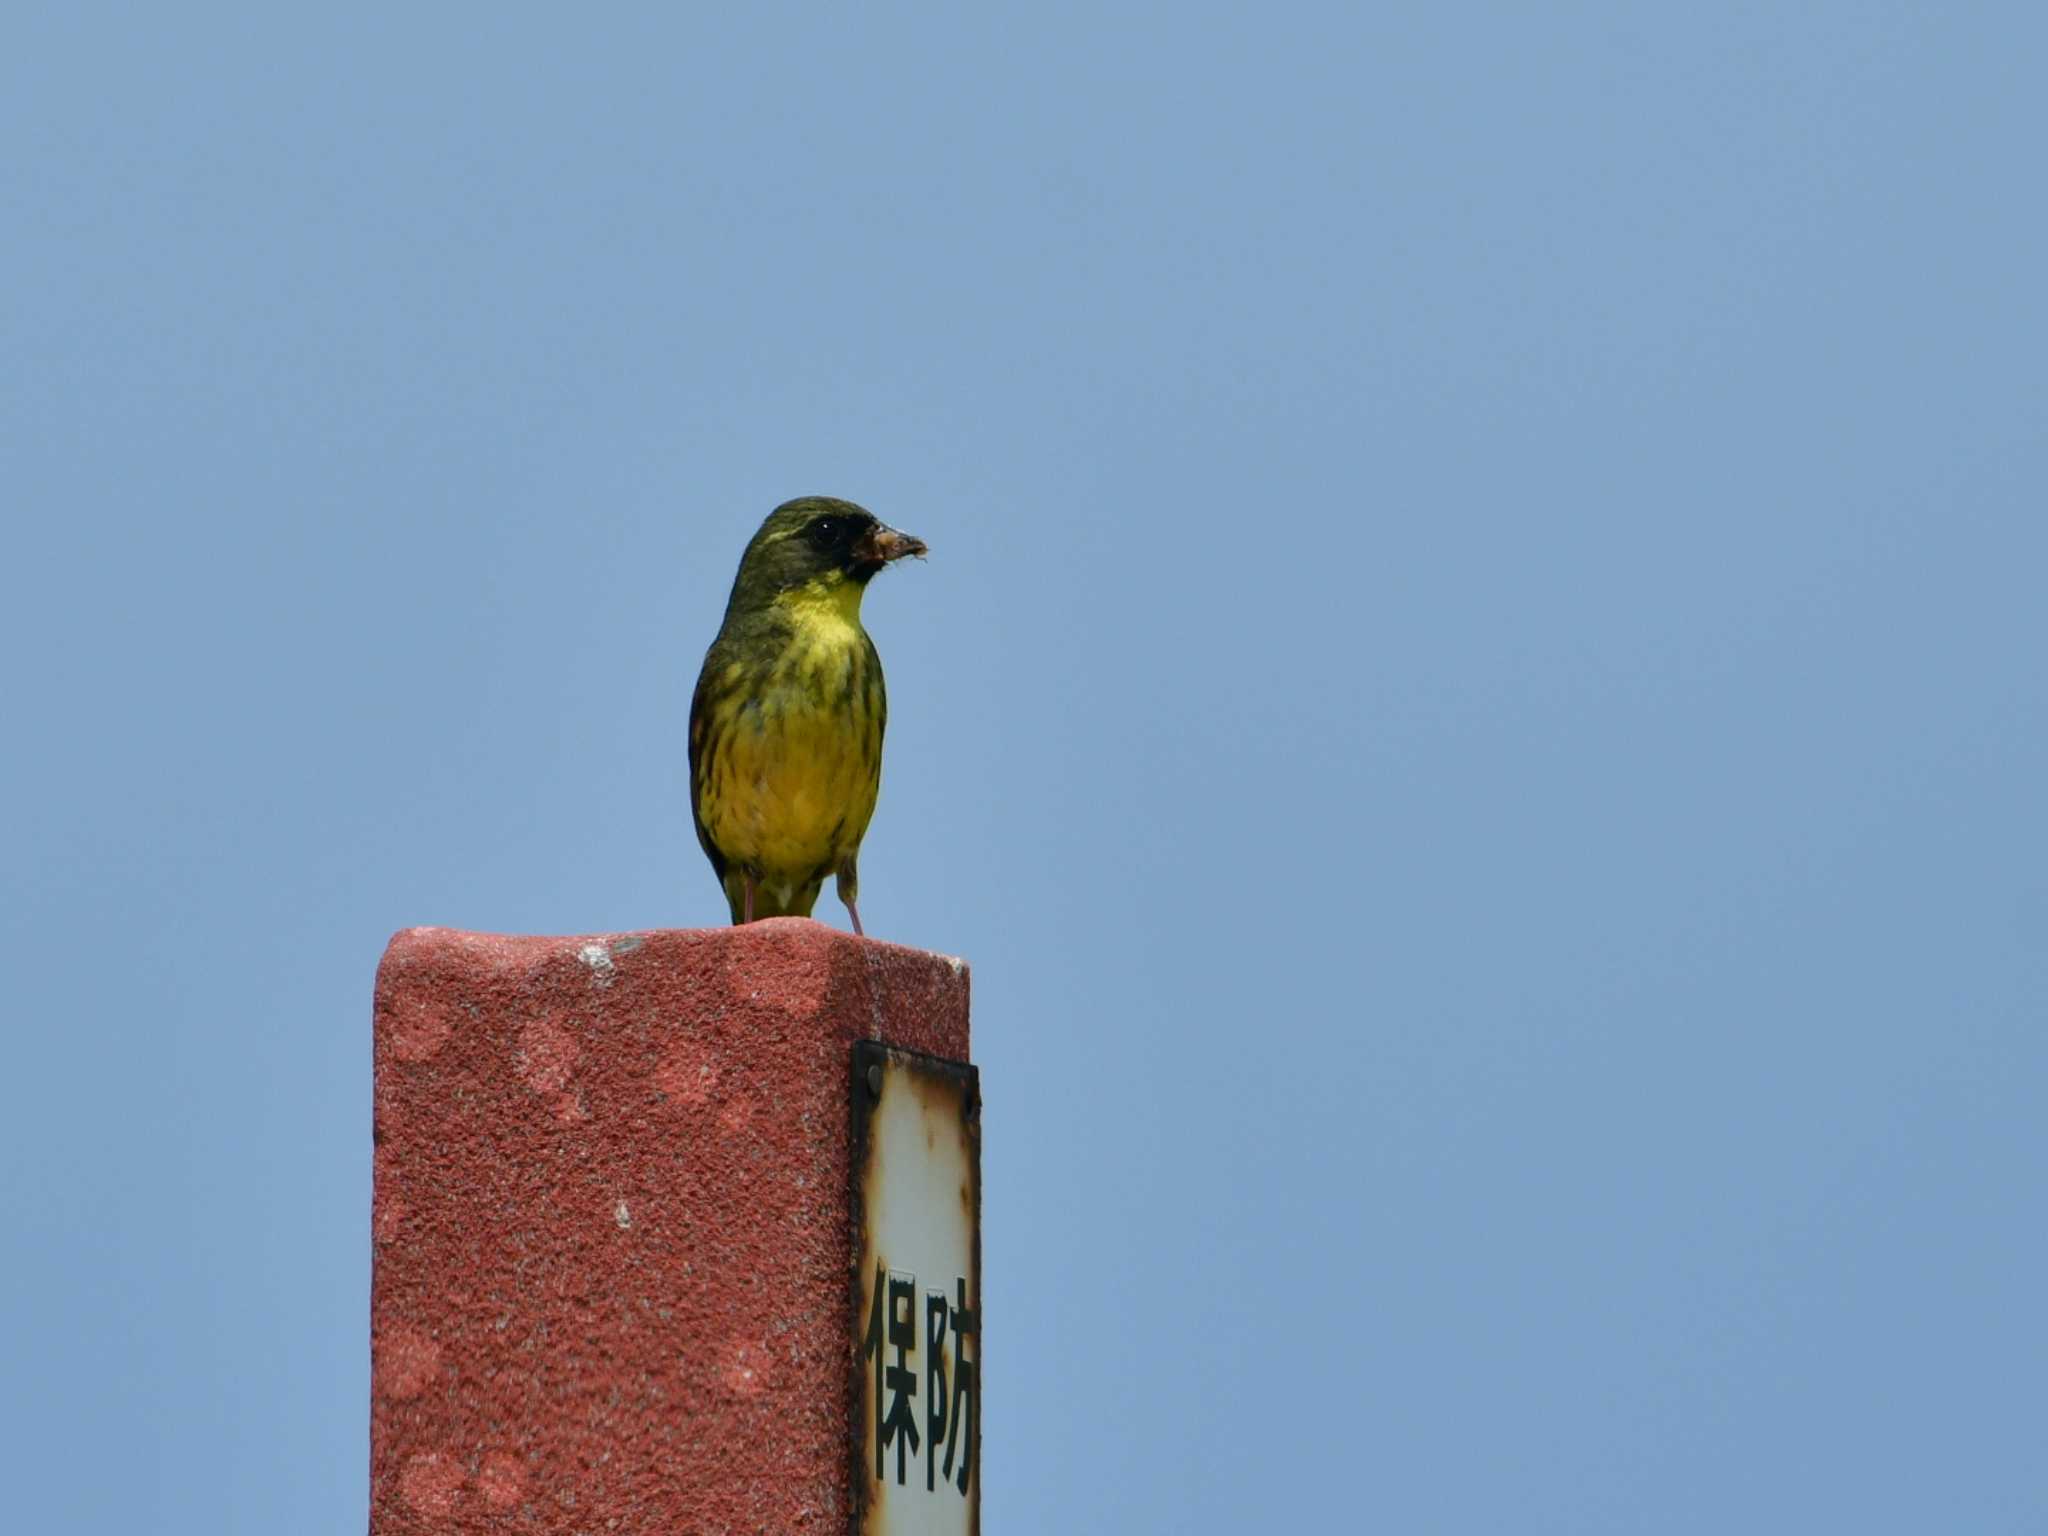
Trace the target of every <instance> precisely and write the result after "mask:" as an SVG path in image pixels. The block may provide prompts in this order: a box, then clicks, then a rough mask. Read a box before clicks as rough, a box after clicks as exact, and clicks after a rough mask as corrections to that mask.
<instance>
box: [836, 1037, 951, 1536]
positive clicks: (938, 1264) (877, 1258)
mask: <svg viewBox="0 0 2048 1536" xmlns="http://www.w3.org/2000/svg"><path fill="white" fill-rule="evenodd" d="M852 1164H853V1285H852V1291H853V1340H852V1346H853V1365H854V1371H853V1380H854V1397H855V1401H854V1402H853V1403H852V1404H851V1405H850V1407H851V1410H852V1413H851V1419H850V1422H851V1424H852V1429H853V1434H852V1442H853V1445H852V1452H853V1455H852V1473H853V1477H852V1483H853V1530H854V1532H855V1536H937V1533H941V1532H943V1533H946V1536H956V1533H966V1536H978V1533H979V1532H980V1530H981V1079H980V1075H979V1074H978V1073H977V1072H976V1071H975V1069H974V1068H973V1067H972V1066H971V1065H969V1064H968V1063H967V1062H964V1061H943V1060H941V1059H939V1058H938V1057H936V1056H924V1055H920V1054H918V1053H917V1052H915V1051H902V1050H897V1049H895V1048H894V1047H891V1046H885V1045H881V1044H879V1043H877V1042H875V1041H872V1040H864V1041H861V1042H860V1043H859V1044H857V1045H855V1046H854V1048H853V1158H852Z"/></svg>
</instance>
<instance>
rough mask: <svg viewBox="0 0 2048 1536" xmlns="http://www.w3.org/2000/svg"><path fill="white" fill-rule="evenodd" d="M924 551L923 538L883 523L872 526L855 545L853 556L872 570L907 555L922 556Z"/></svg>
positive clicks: (877, 569)
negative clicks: (901, 531)
mask: <svg viewBox="0 0 2048 1536" xmlns="http://www.w3.org/2000/svg"><path fill="white" fill-rule="evenodd" d="M924 553H925V548H924V540H923V539H920V538H917V537H915V536H914V535H911V534H908V533H898V532H897V531H896V530H895V529H894V528H890V527H887V526H886V525H884V524H882V523H877V524H875V526H874V527H873V528H870V529H869V530H868V531H867V532H866V533H865V534H863V535H862V536H861V541H860V542H859V543H858V544H856V545H854V547H853V558H854V559H855V560H857V561H858V562H860V564H862V565H864V566H867V567H868V568H869V569H870V570H876V571H879V570H880V569H881V568H882V567H883V566H885V565H887V564H888V563H889V562H890V561H891V560H901V559H902V558H903V557H904V556H905V555H916V556H918V557H919V558H922V557H923V555H924Z"/></svg>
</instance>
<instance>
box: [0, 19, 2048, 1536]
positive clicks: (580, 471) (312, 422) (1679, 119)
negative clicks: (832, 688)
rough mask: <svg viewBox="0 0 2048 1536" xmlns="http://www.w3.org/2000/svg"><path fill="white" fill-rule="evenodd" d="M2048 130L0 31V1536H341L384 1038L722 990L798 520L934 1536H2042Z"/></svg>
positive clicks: (1648, 43) (648, 26)
mask: <svg viewBox="0 0 2048 1536" xmlns="http://www.w3.org/2000/svg"><path fill="white" fill-rule="evenodd" d="M2044 43H2048V24H2044V22H2043V20H2042V18H2041V15H2040V13H2039V11H2038V10H2037V9H2035V8H2030V7H2022V6H2017V5H2010V6H1997V5H1987V6H1948V7H1935V6H1927V5H1919V6H1910V5H1894V4H1855V5H1850V4H1830V3H1821V4H1814V5H1807V6H1800V7H1786V6H1767V5H1746V4H1738V5H1726V6H1713V7H1678V6H1660V7H1646V6H1622V5H1583V4H1577V5H1575V4H1565V5H1557V6H1548V7H1530V6H1517V5H1505V4H1482V3H1467V4H1454V5H1448V6H1435V7H1400V8H1363V7H1350V6H1345V7H1338V6H1288V7H1280V8H1267V9H1264V10H1260V11H1254V10H1253V9H1252V8H1235V9H1224V8H1216V7H1209V6H1202V5H1193V6H1188V5H1182V6H1174V7H1164V6H1131V7H1099V6H1085V7H1084V6H1072V5H1038V6H1032V7H1028V8H1024V7H1019V8H1010V9H997V8H990V7H983V8H971V9H969V8H952V9H940V8H937V7H931V8H917V7H905V6H889V5H885V6H880V7H875V8H869V9H864V10H855V9H848V8H834V9H826V8H815V9H813V8H805V7H789V6H776V5H763V6H747V7H721V8H717V9H716V10H714V9H712V8H708V7H700V8H681V7H661V8H640V9H621V10H618V11H614V12H605V13H590V14H584V15H579V16H578V17H576V18H573V19H571V18H569V17H567V16H566V15H564V16H558V17H549V16H544V15H542V14H541V13H539V12H538V11H529V10H525V9H523V8H516V7H515V8H511V9H507V8H504V7H497V8H488V9H487V8H480V7H478V8H466V9H465V8H453V7H451V8H437V9H433V10H421V9H419V8H407V9H404V10H400V9H397V8H385V7H374V6H373V7H368V8H365V7H352V8H346V9H343V10H335V11H330V12H323V13H320V14H317V15H316V14H312V13H309V12H306V11H305V10H304V9H303V8H299V9H297V10H285V11H280V10H277V9H275V8H271V9H267V10H265V9H259V8H253V7H252V8H249V9H247V10H233V9H226V8H214V7H207V6H183V7H179V8H177V9H176V11H175V13H173V12H170V11H164V12H161V13H150V12H146V11H123V10H119V9H115V8H101V7H90V6H70V7H63V8H57V7H46V6H31V7H28V8H26V9H23V8H15V9H14V10H12V11H10V13H9V16H8V19H7V20H6V21H5V22H0V141H4V142H5V143H6V145H7V146H8V148H7V151H6V153H5V155H4V157H0V229H4V230H5V233H4V235H0V352H4V356H5V360H6V361H5V366H4V367H0V500H4V505H5V506H6V509H7V523H8V534H7V554H8V558H7V559H6V560H5V561H4V562H0V630H4V633H0V639H4V646H0V655H4V657H5V662H4V666H5V672H4V682H5V697H6V699H7V702H8V713H9V716H10V718H11V720H12V722H13V727H14V728H13V730H12V731H11V732H10V733H9V748H8V750H7V752H6V753H5V754H4V757H0V764H4V766H0V774H4V779H0V786H4V790H5V793H6V797H7V801H8V803H9V804H10V805H11V806H13V807H14V813H13V814H12V815H10V816H9V817H7V818H6V819H5V824H4V825H5V832H4V838H5V842H4V849H0V851H4V858H0V879H4V882H5V883H4V886H0V891H4V895H0V935H4V940H0V941H4V944H5V946H6V948H5V956H4V958H5V960H6V963H7V975H8V978H9V1006H8V1028H7V1033H6V1042H7V1043H6V1065H7V1068H8V1077H9V1087H10V1092H9V1095H8V1100H9V1112H8V1114H7V1115H6V1116H5V1119H4V1127H5V1129H4V1131H0V1209H4V1211H5V1213H6V1220H5V1223H4V1227H0V1371H4V1379H5V1380H6V1382H7V1383H8V1386H7V1390H6V1391H5V1393H4V1394H0V1446H4V1447H5V1448H6V1452H5V1457H4V1461H5V1463H6V1464H7V1465H9V1466H10V1467H11V1468H12V1473H11V1476H10V1478H9V1489H10V1491H9V1507H10V1519H11V1520H12V1521H13V1522H14V1523H15V1524H16V1525H17V1526H18V1528H20V1529H22V1530H36V1531H59V1530H62V1531H79V1532H95V1533H96V1532H130V1531H145V1530H146V1531H150V1532H153V1533H164V1536H180V1533H185V1532H206V1533H210V1536H218V1533H241V1532H247V1533H252V1536H271V1533H275V1532H280V1531H290V1532H294V1533H305V1536H320V1533H325V1532H337V1533H340V1532H360V1531H361V1529H362V1528H363V1518H364V1508H365V1500H366V1488H365V1466H366V1458H367V1450H366V1445H367V1391H368V1379H367V1371H368V1360H367V1349H366V1340H365V1321H366V1310H367V1298H368V1254H369V1237H368V1177H369V1157H370V1147H369V1050H368V1039H369V1034H368V1031H369V989H370V981H371V976H372V971H373V968H374V966H375V963H376V959H377V956H378V954H379V952H380V950H381V948H382V945H383V943H384V941H385V939H386V937H387V936H388V935H389V933H390V932H391V931H392V930H393V929H396V928H399V927H402V926H407V925H411V924H414V923H443V924H450V925H456V926H462V927H471V928H478V929H492V930H510V931H524V932H557V933H559V932H583V931H602V930H620V929H633V928H643V927H654V926H666V925H700V924H708V923H713V922H717V921H720V920H721V919H722V916H723V912H722V907H721V904H720V900H719V896H718V892H717V888H716V886H715V884H714V882H713V881H712V879H711V877H710V874H709V871H708V869H707V868H706V867H705V866H704V864H703V862H702V859H701V856H700V854H699V852H698V850H697V848H696V845H695V843H694V840H693V838H692V836H691V833H690V828H689V821H688V814H687V804H686V794H685V788H684V779H683V769H682V763H683V716H684V712H685V709H686V707H687V702H688V697H689V689H690V686H691V683H692V681H693V680H694V676H695V671H696V667H697V663H698V660H699V658H700V657H701V655H702V651H703V647H704V646H705V644H706V643H708V641H709V639H710V637H711V635H712V633H713V631H714V629H715V627H716V623H717V618H718V614H719V610H720V606H721V604H722V603H723V600H724V597H725V592H726V588H727V586H728V584H729V582H730V580H731V575H732V570H733V566H734V564H735V562H736V560H737V557H738V554H739V550H740V548H741V547H742V545H743V544H744V542H745V540H746V538H747V536H748V534H749V533H750V532H751V530H752V528H753V527H754V525H755V524H756V523H757V522H758V520H759V519H760V517H761V516H762V515H763V514H764V513H765V512H766V511H767V510H768V508H769V507H771V506H772V505H774V504H775V503H776V502H778V501H780V500H782V499H784V498H785V497H788V496H793V495H798V494H804V493H827V494H835V495H841V496H847V497H851V498H853V499H856V500H859V501H861V502H863V503H865V504H867V505H869V506H871V507H872V508H874V509H875V510H876V511H878V512H879V513H881V514H882V515H883V516H885V517H886V518H888V519H889V520H890V521H892V522H895V523H897V524H898V525H899V526H902V527H904V528H907V529H909V530H911V531H914V532H916V533H918V534H921V535H922V536H924V537H925V538H926V539H927V540H929V541H930V543H931V545H932V557H931V559H930V561H929V562H928V563H927V564H925V565H922V566H917V567H914V568H911V569H907V570H898V571H892V572H890V573H889V574H888V575H887V576H885V577H884V578H883V579H882V580H881V581H879V582H878V583H877V584H876V586H875V589H874V590H873V592H872V594H871V596H870V599H869V602H868V605H867V614H868V621H869V627H870V629H871V631H872V632H873V634H874V635H875V637H876V640H877V642H878V644H879V646H880V648H881V651H882V654H883V656H884V658H885V661H886V663H887V666H888V674H889V680H890V693H891V703H892V720H891V732H890V741H889V751H888V759H887V771H886V778H885V786H884V791H883V798H882V804H881V809H880V811H879V813H878V815H877V817H876V819H875V823H874V825H873V828H872V830H871V832H870V835H869V838H868V842H867V846H866V849H865V851H864V854H863V858H862V877H863V879H862V907H863V916H864V917H865V918H866V919H867V921H868V924H869V929H870V932H872V933H875V934H877V935H879V936H882V937H886V938H891V939H896V940H900V941H903V942H907V943H915V944H921V945H925V946H928V947H931V948H935V949H940V950H944V951H947V952H952V953H959V954H964V955H966V956H967V957H969V959H970V960H971V961H972V962H973V963H974V965H975V985H976V1014H975V1031H976V1035H975V1038H976V1055H977V1058H978V1059H979V1061H980V1063H981V1067H982V1071H983V1081H984V1089H985V1095H986V1101H987V1119H986V1136H987V1154H986V1155H987V1165H986V1191H987V1236H986V1243H987V1263H988V1284H987V1298H986V1309H985V1317H986V1323H987V1343H988V1362H989V1369H988V1388H989V1393H990V1397H989V1402H988V1408H989V1414H988V1440H987V1460H986V1468H985V1470H986V1476H987V1485H986V1486H987V1501H988V1503H987V1508H988V1512H989V1517H990V1520H991V1524H992V1528H993V1529H996V1530H999V1531H1051V1530H1057V1531H1062V1532H1074V1533H1092V1532H1131V1531H1173V1532H1190V1533H1205V1532H1225V1531H1238V1530H1242V1529H1244V1528H1246V1527H1247V1526H1248V1525H1250V1524H1253V1523H1257V1524H1259V1525H1261V1526H1264V1527H1266V1528H1271V1529H1299V1530H1320V1529H1386V1530H1399V1531H1408V1532H1452V1533H1462V1532H1481V1531H1488V1532H1491V1531H1500V1530H1514V1531H1557V1532H1574V1533H1577V1532H1606V1531H1611V1532H1617V1533H1621V1532H1629V1533H1633V1532H1641V1531H1646V1530H1654V1531H1659V1532H1679V1533H1682V1532H1701V1533H1709V1532H1711V1533H1722V1532H1726V1531H1729V1530H1757V1531H1788V1532H1792V1531H1796V1532H1809V1531H1813V1530H1855V1531H1859V1532H1866V1533H1867V1532H1880V1531H1899V1532H1924V1531H1928V1530H1953V1531H1971V1532H1978V1531H1984V1532H1993V1531H2020V1530H2035V1529H2039V1528H2040V1526H2041V1524H2042V1522H2043V1521H2044V1520H2048V1485H2044V1483H2043V1481H2042V1477H2041V1458H2042V1446H2043V1433H2044V1428H2048V1425H2044V1415H2043V1410H2042V1406H2041V1398H2040V1382H2041V1381H2042V1379H2043V1377H2044V1374H2048V1323H2044V1321H2043V1317H2044V1314H2043V1310H2042V1307H2041V1302H2040V1298H2041V1297H2042V1296H2043V1295H2044V1294H2048V1237H2044V1232H2043V1226H2042V1221H2041V1201H2042V1190H2043V1187H2044V1181H2048V1116H2044V1114H2043V1112H2042V1103H2043V1084H2044V1081H2048V1076H2044V1074H2048V1028H2044V1025H2048V959H2044V956H2048V875H2044V873H2043V871H2044V867H2048V818H2044V813H2043V809H2042V785H2043V783H2044V782H2048V716H2044V702H2043V700H2044V687H2043V685H2044V678H2043V670H2044V658H2048V622H2044V618H2043V601H2042V593H2043V586H2044V572H2048V520H2044V502H2048V496H2044V491H2048V429H2044V423H2048V387H2044V383H2043V380H2044V370H2043V358H2044V354H2048V303H2044V283H2043V277H2042V274H2043V272H2044V271H2048V212H2044V203H2043V200H2042V198H2041V196H2040V176H2041V172H2040V146H2041V145H2042V144H2043V143H2044V142H2048V107H2044V105H2043V96H2042V92H2041V89H2040V79H2041V67H2042V62H2043V58H2044V47H2043V45H2044ZM821 913H823V914H824V915H827V916H828V917H829V918H830V920H832V921H835V922H836V921H839V920H840V918H839V914H838V912H837V910H836V909H831V910H830V911H829V912H828V911H827V910H826V907H824V906H821Z"/></svg>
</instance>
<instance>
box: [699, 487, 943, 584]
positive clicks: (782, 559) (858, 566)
mask: <svg viewBox="0 0 2048 1536" xmlns="http://www.w3.org/2000/svg"><path fill="white" fill-rule="evenodd" d="M924 552H925V546H924V540H922V539H917V538H912V537H911V536H910V535H909V534H907V533H898V532H897V531H896V530H895V529H894V528H891V527H889V526H888V524H886V523H884V522H883V521H882V520H881V519H880V518H878V517H876V516H875V515H874V513H872V512H869V511H867V510H866V509H865V508H863V507H857V506H855V505H854V504H853V503H852V502H850V501H840V500H838V499H837V498H835V497H831V496H801V497H798V498H797V499H796V500H795V501H786V502H784V503H783V504H782V505H781V506H779V507H777V508H776V509H775V510H774V511H773V512H770V513H769V514H768V520H767V521H766V522H764V523H763V524H761V529H760V532H758V533H756V534H755V535H754V537H753V540H752V542H750V543H749V544H748V545H747V552H746V554H745V555H744V556H742V557H741V559H740V571H739V576H738V578H737V579H736V580H735V581H734V582H733V589H732V598H733V603H734V605H735V606H745V607H754V606H766V605H768V604H772V603H775V602H776V601H778V600H781V599H784V598H785V597H787V596H792V595H798V594H801V595H803V596H805V597H808V598H812V599H829V600H834V601H836V602H839V603H843V604H845V605H847V606H848V607H850V608H853V609H856V610H857V609H858V607H859V603H860V594H861V591H862V589H864V588H865V587H866V586H867V584H868V582H869V581H870V580H871V579H872V578H873V576H874V574H875V572H877V571H879V570H880V569H881V568H882V567H883V566H885V565H887V564H889V562H890V561H892V560H901V559H902V558H903V557H904V556H905V555H922V554H924Z"/></svg>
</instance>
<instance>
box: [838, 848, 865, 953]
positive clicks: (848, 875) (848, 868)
mask: <svg viewBox="0 0 2048 1536" xmlns="http://www.w3.org/2000/svg"><path fill="white" fill-rule="evenodd" d="M859 895H860V867H859V866H858V865H856V864H855V863H854V861H853V860H852V859H850V858H849V859H848V860H847V861H846V862H845V863H844V864H842V865H840V866H839V899H840V900H841V901H843V902H845V903H846V915H847V916H848V917H850V918H852V919H853V933H854V937H855V938H860V939H864V938H866V937H867V935H866V934H865V933H862V932H861V927H860V906H859V905H858V902H857V900H856V898H857V897H859Z"/></svg>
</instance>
